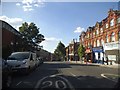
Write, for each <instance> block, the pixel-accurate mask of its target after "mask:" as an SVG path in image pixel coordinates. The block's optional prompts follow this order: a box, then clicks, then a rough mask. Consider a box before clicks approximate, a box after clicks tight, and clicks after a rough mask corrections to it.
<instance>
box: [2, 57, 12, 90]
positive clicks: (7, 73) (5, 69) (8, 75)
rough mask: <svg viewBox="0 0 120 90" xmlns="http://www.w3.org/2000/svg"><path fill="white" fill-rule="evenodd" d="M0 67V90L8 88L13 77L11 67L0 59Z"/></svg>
mask: <svg viewBox="0 0 120 90" xmlns="http://www.w3.org/2000/svg"><path fill="white" fill-rule="evenodd" d="M0 67H2V89H6V88H10V87H11V84H12V75H13V73H12V67H11V66H9V65H8V64H7V61H6V60H4V59H0Z"/></svg>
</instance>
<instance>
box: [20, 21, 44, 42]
mask: <svg viewBox="0 0 120 90" xmlns="http://www.w3.org/2000/svg"><path fill="white" fill-rule="evenodd" d="M19 31H20V32H21V33H22V35H23V36H24V38H25V39H27V40H28V41H33V42H35V43H41V42H42V41H43V40H45V39H44V35H42V34H40V32H39V28H38V27H37V26H36V25H35V24H34V23H33V22H32V23H30V24H28V23H27V22H24V23H22V26H21V27H19Z"/></svg>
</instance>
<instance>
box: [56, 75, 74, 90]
mask: <svg viewBox="0 0 120 90" xmlns="http://www.w3.org/2000/svg"><path fill="white" fill-rule="evenodd" d="M57 77H59V78H62V79H63V80H65V81H66V82H67V84H68V85H69V87H70V89H72V90H75V89H74V87H73V86H72V84H71V83H70V82H69V81H68V80H67V79H66V78H64V77H61V76H57Z"/></svg>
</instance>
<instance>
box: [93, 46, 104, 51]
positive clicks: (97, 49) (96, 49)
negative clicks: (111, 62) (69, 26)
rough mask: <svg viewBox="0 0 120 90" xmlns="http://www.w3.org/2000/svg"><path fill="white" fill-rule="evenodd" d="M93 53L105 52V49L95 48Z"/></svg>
mask: <svg viewBox="0 0 120 90" xmlns="http://www.w3.org/2000/svg"><path fill="white" fill-rule="evenodd" d="M92 50H93V52H103V48H102V47H94V48H92Z"/></svg>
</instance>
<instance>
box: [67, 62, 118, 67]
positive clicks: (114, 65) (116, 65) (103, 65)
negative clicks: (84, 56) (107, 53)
mask: <svg viewBox="0 0 120 90" xmlns="http://www.w3.org/2000/svg"><path fill="white" fill-rule="evenodd" d="M65 62H67V63H75V64H86V62H82V61H65ZM87 64H88V65H98V66H101V67H109V68H116V69H118V68H120V64H116V63H113V64H112V65H110V64H109V65H107V64H106V63H105V64H99V63H87Z"/></svg>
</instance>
